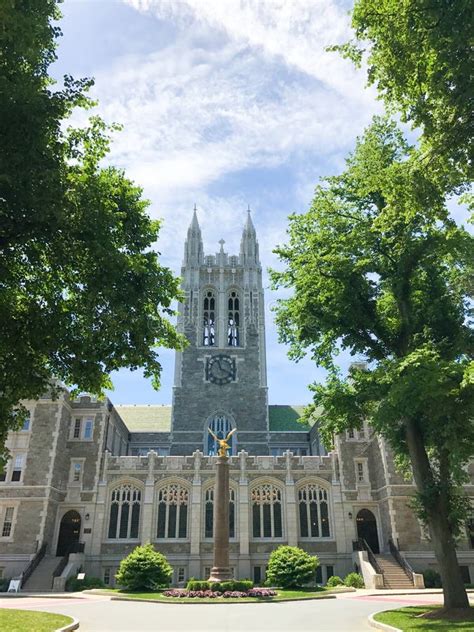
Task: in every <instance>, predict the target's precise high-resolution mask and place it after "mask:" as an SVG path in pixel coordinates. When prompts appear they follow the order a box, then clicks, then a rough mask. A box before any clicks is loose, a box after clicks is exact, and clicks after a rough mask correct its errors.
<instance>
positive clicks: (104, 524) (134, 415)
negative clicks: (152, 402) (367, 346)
mask: <svg viewBox="0 0 474 632" xmlns="http://www.w3.org/2000/svg"><path fill="white" fill-rule="evenodd" d="M223 243H224V242H222V241H221V248H220V251H219V252H218V253H217V254H216V255H209V256H205V255H204V252H203V242H202V237H201V231H200V228H199V224H198V220H197V217H196V213H194V216H193V219H192V222H191V225H190V227H189V230H188V234H187V240H186V244H185V250H184V262H183V268H182V279H183V290H184V294H185V300H184V302H183V304H182V305H181V306H180V310H179V311H180V316H179V319H178V327H179V329H180V331H182V332H183V333H184V334H185V335H186V336H187V338H188V340H189V343H190V344H189V346H188V347H187V349H186V350H185V351H184V352H183V353H178V354H177V356H176V367H175V379H174V389H173V403H172V406H139V405H130V406H114V405H113V404H112V403H111V402H110V401H108V400H105V401H97V400H96V399H93V398H91V397H88V396H82V397H79V398H78V399H72V398H71V397H70V395H69V393H68V392H67V390H66V389H64V391H63V393H62V395H61V397H60V398H59V399H57V400H54V401H53V400H52V399H49V398H48V396H45V397H43V398H41V399H40V400H38V401H31V402H25V403H26V405H27V407H28V409H29V411H30V417H29V419H28V420H27V421H26V422H25V424H24V427H23V428H22V429H21V430H19V431H18V432H12V433H11V434H10V436H9V438H8V447H9V449H10V451H11V459H10V461H9V463H8V465H7V467H6V469H5V472H4V473H3V474H1V475H0V477H1V482H0V572H1V573H2V574H3V576H4V577H15V576H19V575H21V573H22V572H23V571H24V570H25V568H26V567H27V566H28V564H29V563H30V561H31V560H32V559H34V558H35V555H38V552H40V556H41V555H43V554H44V557H43V558H42V560H41V562H40V564H39V565H38V568H37V570H35V571H34V572H33V574H32V575H31V578H30V580H28V581H27V582H26V586H25V588H26V589H28V588H30V589H32V588H48V587H49V586H50V585H51V581H52V574H53V571H54V569H55V568H56V566H57V564H58V562H59V560H60V559H61V557H63V556H64V555H65V554H67V553H68V552H72V553H71V555H70V559H71V560H73V561H75V566H74V563H70V564H69V565H68V566H66V568H65V571H63V576H64V574H65V573H66V574H67V573H68V572H69V573H70V572H74V570H76V569H77V566H78V565H79V564H80V565H82V567H83V569H84V570H85V572H86V573H87V574H88V575H90V576H98V577H101V578H102V579H104V580H105V581H106V583H111V584H112V583H113V581H114V580H113V577H114V573H115V571H116V569H117V567H118V564H119V562H120V560H121V559H122V558H123V557H124V556H125V555H126V554H127V553H128V552H130V551H131V550H132V549H133V548H134V547H135V546H137V544H139V543H144V542H152V543H153V544H154V545H155V547H156V548H157V549H158V550H160V551H162V552H163V553H165V554H166V556H167V557H168V559H169V561H170V563H171V565H172V566H173V568H174V577H173V582H174V583H175V584H180V583H182V582H183V581H185V580H186V579H187V578H188V577H191V576H194V577H202V578H205V577H207V576H208V575H209V569H210V567H211V566H212V547H213V539H212V537H213V494H214V489H213V486H214V477H215V456H214V455H215V453H216V445H215V442H214V441H213V440H212V438H211V436H210V434H209V433H208V428H211V429H212V430H213V431H214V432H215V433H217V434H218V435H221V436H222V435H223V434H226V433H227V432H228V431H229V430H230V429H232V428H234V427H236V428H237V432H236V433H235V434H234V435H233V437H232V455H231V457H230V477H231V489H230V498H229V502H230V535H231V565H232V567H233V570H234V574H235V576H236V577H239V578H245V577H251V578H253V579H255V580H256V581H257V582H258V581H261V580H263V578H264V574H265V566H266V563H267V559H268V556H269V554H270V552H271V551H272V550H273V549H274V548H275V547H276V546H278V545H279V544H285V543H287V544H290V545H298V546H300V547H302V548H304V549H305V550H307V551H309V552H311V553H315V554H317V555H318V556H319V558H320V561H321V566H320V569H319V570H318V577H317V580H318V581H320V582H325V581H326V579H327V578H328V577H329V576H330V575H332V574H337V575H345V574H346V573H347V572H349V571H351V570H353V568H354V563H358V565H359V567H362V570H363V571H364V576H366V580H367V581H368V580H370V577H369V575H370V573H371V572H372V574H373V572H374V571H373V569H372V571H371V570H370V568H369V567H367V555H365V556H364V554H363V552H361V551H356V552H354V550H353V549H354V548H356V549H357V548H360V547H357V546H356V547H354V541H356V540H357V539H358V538H363V539H364V540H366V541H367V543H368V544H369V546H370V547H371V549H372V551H373V552H374V554H375V555H377V554H378V553H380V554H383V553H388V552H389V548H388V547H389V544H388V543H389V540H390V539H391V540H392V541H393V542H394V543H395V544H396V545H397V546H398V548H399V550H400V551H401V552H402V554H403V555H404V556H405V558H406V559H407V560H408V561H409V562H410V563H411V565H412V566H413V568H414V569H417V570H423V569H425V568H428V567H430V566H434V565H435V559H434V555H433V552H432V549H431V546H430V542H429V540H428V539H427V537H426V534H425V533H424V531H423V529H422V527H421V526H420V523H419V522H418V521H417V519H416V517H415V516H414V514H413V513H412V511H411V510H410V508H409V501H410V498H411V496H412V495H413V491H414V488H413V485H412V484H411V483H409V482H407V481H405V480H403V479H402V478H401V476H400V474H398V473H397V471H396V469H395V467H394V462H393V458H392V454H391V452H390V449H389V447H388V446H387V444H386V442H385V441H384V439H382V438H381V437H379V436H376V435H374V434H372V433H371V431H370V430H369V428H365V429H363V430H362V431H353V432H348V433H347V434H346V435H344V436H338V437H336V440H335V445H334V449H333V450H332V451H331V452H329V453H327V452H326V450H325V449H324V447H323V446H322V445H321V443H320V441H319V437H318V430H317V420H316V421H315V423H314V424H313V425H306V426H305V425H302V424H300V423H298V422H297V419H298V417H299V416H300V414H301V410H302V409H301V408H299V407H296V406H271V405H270V406H269V405H268V401H267V381H266V375H267V371H266V354H265V310H264V295H263V288H262V269H261V265H260V260H259V246H258V242H257V237H256V233H255V229H254V226H253V224H252V220H251V218H250V213H249V215H248V217H247V220H246V224H245V227H244V229H243V234H242V240H241V246H240V254H239V255H237V256H230V255H228V254H227V253H226V252H225V251H224V248H223ZM473 491H474V490H473ZM473 544H474V531H471V530H469V529H468V530H467V531H466V537H465V538H464V539H463V540H461V541H460V543H459V557H460V561H461V563H462V565H463V568H464V572H465V574H466V578H467V579H468V578H469V576H470V581H473V582H474V555H473V551H472V547H473ZM379 559H380V560H383V558H379ZM369 566H370V565H369ZM41 569H42V571H41ZM40 571H41V572H40ZM402 574H403V573H402ZM35 577H36V579H37V580H38V578H39V579H41V581H39V582H38V581H36V583H35ZM387 577H388V576H387ZM45 582H46V583H45ZM385 585H390V581H389V579H388V580H387V579H386V580H385Z"/></svg>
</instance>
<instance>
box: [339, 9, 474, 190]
mask: <svg viewBox="0 0 474 632" xmlns="http://www.w3.org/2000/svg"><path fill="white" fill-rule="evenodd" d="M352 26H353V28H354V30H355V35H356V41H355V42H350V43H349V44H346V45H344V46H342V47H335V48H339V49H340V50H341V49H342V51H343V53H344V54H345V55H347V56H349V57H351V58H352V59H353V60H354V61H355V62H356V63H360V61H361V60H362V59H365V60H366V62H367V67H368V79H369V83H371V84H374V85H375V86H376V87H377V90H378V92H379V94H380V96H381V97H382V98H383V100H384V101H385V104H386V105H387V107H388V108H390V109H392V110H396V111H399V112H400V113H401V114H402V117H403V119H404V120H405V121H407V122H409V123H411V124H412V125H413V126H414V127H417V128H419V129H420V130H421V131H422V132H423V136H422V147H423V151H422V152H421V153H420V160H422V161H423V162H424V163H425V168H426V165H428V166H430V167H431V168H432V171H433V174H437V175H438V176H439V177H442V178H443V180H444V182H445V184H446V185H448V186H454V185H456V184H459V183H460V182H464V181H466V180H469V179H472V174H473V160H474V143H473V139H474V117H473V111H474V73H473V72H472V65H473V55H472V33H473V31H474V11H473V8H472V2H471V1H470V0H456V1H453V0H356V2H355V4H354V8H353V11H352Z"/></svg>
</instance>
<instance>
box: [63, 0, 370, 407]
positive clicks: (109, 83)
mask: <svg viewBox="0 0 474 632" xmlns="http://www.w3.org/2000/svg"><path fill="white" fill-rule="evenodd" d="M350 5H351V3H350V2H343V1H340V2H336V1H334V0H311V1H310V2H308V0H266V1H265V0H242V1H240V0H163V1H155V0H122V1H121V0H88V1H87V0H66V2H65V3H64V4H63V5H62V7H61V10H62V12H63V19H62V21H61V28H62V31H63V37H62V38H61V39H60V44H59V48H58V61H57V62H56V63H55V65H54V67H53V69H52V72H53V74H54V75H55V76H57V77H61V76H62V75H63V74H65V73H68V74H72V75H73V76H75V77H80V76H93V77H95V81H96V84H95V86H94V88H93V91H92V95H93V96H94V97H95V98H97V99H98V101H99V106H98V108H97V111H98V113H100V114H101V115H102V116H103V117H104V118H105V119H106V120H107V121H108V122H112V121H114V122H118V123H121V124H122V125H123V126H124V129H123V131H122V132H121V133H119V134H118V135H117V136H116V138H115V141H114V143H113V145H112V152H111V156H110V160H111V162H112V163H114V164H115V165H118V166H120V167H123V168H125V170H126V172H127V175H129V177H131V178H132V179H134V180H135V181H136V182H137V183H138V184H140V185H141V186H142V187H143V189H144V194H145V196H146V197H147V198H149V199H150V200H151V207H150V209H149V212H150V214H151V215H152V216H153V217H156V218H162V220H163V227H162V231H161V236H160V239H159V242H158V244H157V249H158V250H159V252H161V253H162V256H161V261H162V263H163V264H165V265H167V266H169V267H171V268H172V269H173V271H174V272H175V273H176V274H179V270H180V264H181V257H182V252H183V243H184V238H185V234H186V229H187V226H188V224H189V222H190V220H191V215H192V208H193V205H194V203H196V204H197V208H198V216H199V221H200V224H201V228H202V231H203V238H204V246H205V251H206V253H213V252H216V251H217V249H218V243H217V242H218V240H219V239H220V238H221V237H222V238H224V239H225V241H226V250H228V251H229V252H230V253H231V254H233V253H235V254H237V253H238V247H239V241H240V235H241V230H242V225H243V222H244V220H245V209H246V208H247V204H250V206H251V208H252V209H253V220H254V223H255V226H256V229H257V234H258V238H259V242H260V253H261V258H262V263H263V265H264V267H265V268H267V267H268V266H272V267H277V266H278V262H277V260H276V258H275V256H274V255H273V254H272V249H273V248H274V247H275V245H277V244H279V243H282V242H284V241H285V230H286V225H287V216H288V215H289V214H290V213H292V212H304V211H305V210H306V209H307V208H308V206H309V203H310V201H311V198H312V193H313V190H314V186H315V185H316V183H317V181H318V178H319V177H321V176H324V175H329V174H332V173H335V172H337V171H338V170H340V169H341V168H342V167H343V164H344V157H345V156H346V155H347V153H348V152H349V151H350V150H351V149H352V148H353V146H354V141H355V138H356V136H357V135H359V134H361V133H362V131H363V129H364V127H365V126H366V125H367V124H368V123H369V122H370V119H371V117H372V116H373V114H374V113H376V112H380V111H381V105H380V103H379V102H378V101H377V100H376V98H375V93H374V91H373V90H372V89H367V88H366V87H365V74H364V72H363V71H357V70H355V69H354V68H353V67H352V65H351V64H350V63H349V62H347V61H345V60H342V59H341V58H340V57H339V56H338V55H337V54H336V53H327V52H325V51H324V48H325V47H326V46H328V45H330V44H334V43H339V42H343V41H346V40H347V39H349V37H350V29H349V17H348V9H349V8H350ZM74 121H75V122H79V123H80V122H82V121H83V116H81V115H75V117H74ZM265 279H266V285H267V286H268V280H267V275H266V274H265ZM277 298H278V294H277V293H275V292H272V291H271V290H270V289H267V290H266V303H267V309H266V315H267V318H266V326H267V352H268V381H269V401H270V403H274V404H279V403H292V404H295V403H301V404H304V403H307V402H309V400H310V395H309V391H308V389H307V385H308V384H309V383H311V382H313V381H315V380H321V379H322V378H323V372H322V371H321V370H319V369H318V368H316V367H315V366H314V364H313V363H312V362H311V361H309V360H304V361H302V362H300V363H298V364H294V363H292V362H290V361H289V360H288V359H287V357H286V349H285V348H284V347H283V346H282V345H279V344H278V343H277V333H276V330H275V326H274V324H273V318H272V313H271V309H270V308H271V305H272V304H273V303H274V302H275V300H276V299H277ZM161 357H162V364H163V376H162V388H161V390H160V391H158V392H156V391H154V390H153V388H152V387H151V384H150V383H149V382H148V381H147V380H145V379H144V378H143V376H142V374H141V373H140V372H139V371H136V372H133V373H132V372H130V371H126V370H123V371H120V372H118V373H116V374H114V375H113V376H112V377H113V382H114V386H115V390H114V392H112V393H110V397H111V399H112V401H113V402H114V403H117V404H118V403H150V404H151V403H170V402H171V387H172V380H173V365H174V356H173V353H172V352H170V351H164V352H163V353H162V355H161ZM340 360H341V365H342V366H344V367H345V366H347V363H348V361H349V358H348V357H347V356H341V358H340Z"/></svg>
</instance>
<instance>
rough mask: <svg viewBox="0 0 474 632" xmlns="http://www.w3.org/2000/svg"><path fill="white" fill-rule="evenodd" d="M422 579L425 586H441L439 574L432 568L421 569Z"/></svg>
mask: <svg viewBox="0 0 474 632" xmlns="http://www.w3.org/2000/svg"><path fill="white" fill-rule="evenodd" d="M423 579H424V580H425V588H442V585H441V575H440V574H439V573H438V571H435V570H434V568H427V569H426V570H425V571H423Z"/></svg>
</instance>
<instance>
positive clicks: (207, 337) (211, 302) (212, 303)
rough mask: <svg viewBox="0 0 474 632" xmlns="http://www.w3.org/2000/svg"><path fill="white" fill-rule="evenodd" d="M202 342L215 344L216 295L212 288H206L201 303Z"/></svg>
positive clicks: (205, 344)
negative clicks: (202, 302)
mask: <svg viewBox="0 0 474 632" xmlns="http://www.w3.org/2000/svg"><path fill="white" fill-rule="evenodd" d="M203 308H204V309H203V334H202V344H203V345H204V346H205V347H214V346H215V344H216V297H215V296H214V292H213V291H212V290H207V292H206V295H205V297H204V304H203Z"/></svg>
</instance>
